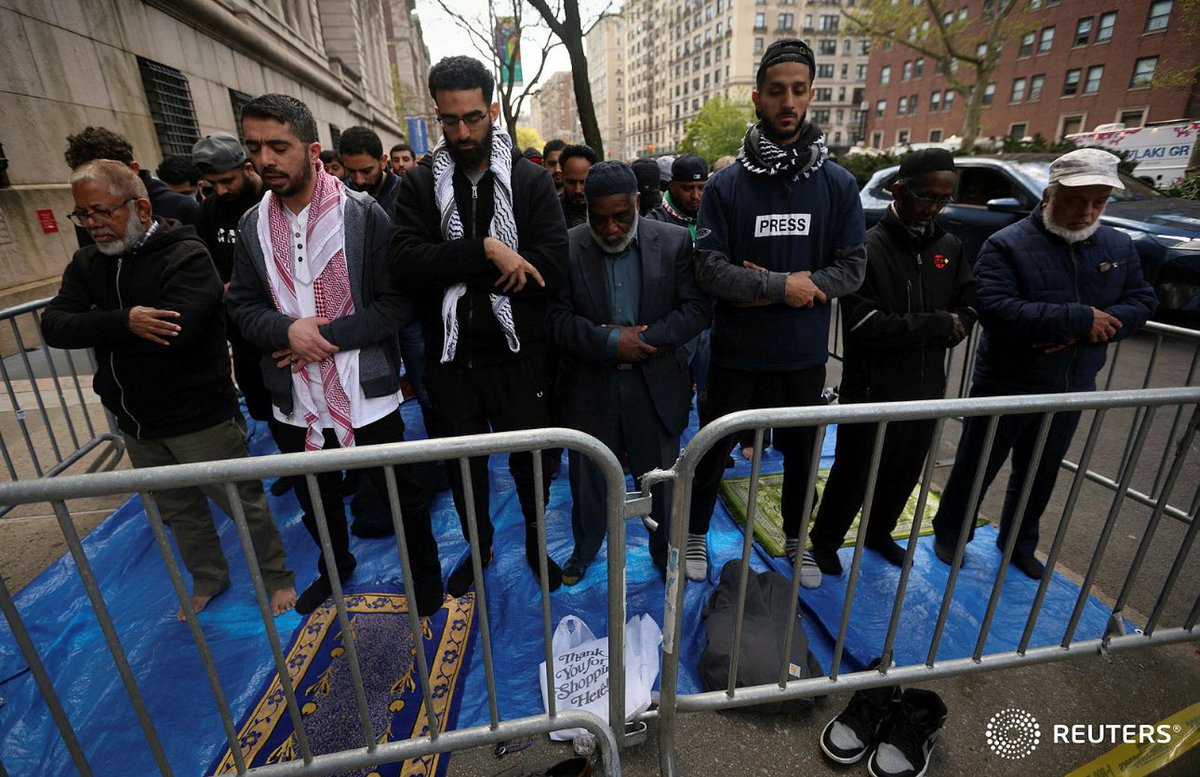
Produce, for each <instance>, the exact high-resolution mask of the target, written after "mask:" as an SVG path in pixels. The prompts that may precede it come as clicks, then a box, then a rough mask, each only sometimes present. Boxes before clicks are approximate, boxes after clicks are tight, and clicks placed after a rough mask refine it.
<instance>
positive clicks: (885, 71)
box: [879, 65, 892, 86]
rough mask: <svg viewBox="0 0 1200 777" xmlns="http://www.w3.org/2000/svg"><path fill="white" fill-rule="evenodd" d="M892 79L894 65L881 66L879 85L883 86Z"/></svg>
mask: <svg viewBox="0 0 1200 777" xmlns="http://www.w3.org/2000/svg"><path fill="white" fill-rule="evenodd" d="M891 80H892V66H891V65H884V66H883V67H881V68H879V85H880V86H883V85H885V84H887V83H888V82H890V81H891Z"/></svg>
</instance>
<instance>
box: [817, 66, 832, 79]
mask: <svg viewBox="0 0 1200 777" xmlns="http://www.w3.org/2000/svg"><path fill="white" fill-rule="evenodd" d="M817 78H833V65H832V64H827V65H817Z"/></svg>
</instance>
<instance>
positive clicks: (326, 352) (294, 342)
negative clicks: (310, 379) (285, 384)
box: [271, 316, 339, 372]
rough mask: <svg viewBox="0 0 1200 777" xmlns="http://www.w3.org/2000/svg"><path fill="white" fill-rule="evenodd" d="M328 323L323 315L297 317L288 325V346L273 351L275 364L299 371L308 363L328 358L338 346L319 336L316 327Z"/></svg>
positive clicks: (336, 350) (335, 351)
mask: <svg viewBox="0 0 1200 777" xmlns="http://www.w3.org/2000/svg"><path fill="white" fill-rule="evenodd" d="M328 323H329V319H328V318H325V317H323V316H310V317H309V318H298V319H296V320H295V321H293V322H292V323H291V325H290V326H288V347H287V348H280V349H279V350H278V351H273V352H272V353H271V356H272V357H274V359H275V366H276V367H280V368H284V367H287V368H290V369H291V371H292V372H299V371H300V370H302V369H304V368H305V367H307V366H308V365H310V364H316V363H317V362H320V361H323V360H325V359H328V358H329V357H330V356H333V355H334V354H335V353H337V352H338V350H339V349H338V347H337V346H336V345H334V344H333V343H331V342H329V341H328V340H326V339H325V338H324V337H322V336H321V333H320V331H318V327H321V326H324V325H325V324H328Z"/></svg>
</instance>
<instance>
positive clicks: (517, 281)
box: [483, 236, 546, 294]
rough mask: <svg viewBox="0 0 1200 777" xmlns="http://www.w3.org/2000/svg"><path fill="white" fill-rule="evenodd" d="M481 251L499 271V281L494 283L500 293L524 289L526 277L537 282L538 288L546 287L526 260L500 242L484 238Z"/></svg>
mask: <svg viewBox="0 0 1200 777" xmlns="http://www.w3.org/2000/svg"><path fill="white" fill-rule="evenodd" d="M483 251H484V254H485V255H486V256H487V259H488V261H489V262H491V263H492V264H494V265H496V269H497V270H499V271H500V279H499V280H498V281H496V284H495V285H497V286H499V287H500V291H502V292H504V293H505V294H509V293H512V292H517V291H520V290H521V289H524V288H525V284H526V282H527V278H526V276H528V277H530V278H533V279H534V280H535V281H537V285H538V286H542V287H544V286H545V285H546V282H545V281H544V280H542V274H541V273H540V272H538V269H537V268H536V267H534V266H533V265H532V264H530V262H529V260H528V259H526V258H525V257H523V256H521V255H520V254H518V253H517V252H516V251H514V250H512V249H511V248H509V247H508V246H507V245H505V244H504V243H503V242H501V241H500V240H497V239H496V238H494V237H490V236H489V237H485V238H484V239H483Z"/></svg>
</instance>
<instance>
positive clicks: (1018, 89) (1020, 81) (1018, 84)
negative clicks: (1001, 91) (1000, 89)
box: [1008, 77, 1028, 103]
mask: <svg viewBox="0 0 1200 777" xmlns="http://www.w3.org/2000/svg"><path fill="white" fill-rule="evenodd" d="M1027 83H1028V82H1027V81H1026V79H1025V78H1024V77H1022V78H1014V79H1013V85H1012V94H1011V95H1009V97H1008V101H1009V102H1010V103H1019V102H1021V101H1022V100H1024V99H1025V85H1026V84H1027Z"/></svg>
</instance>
